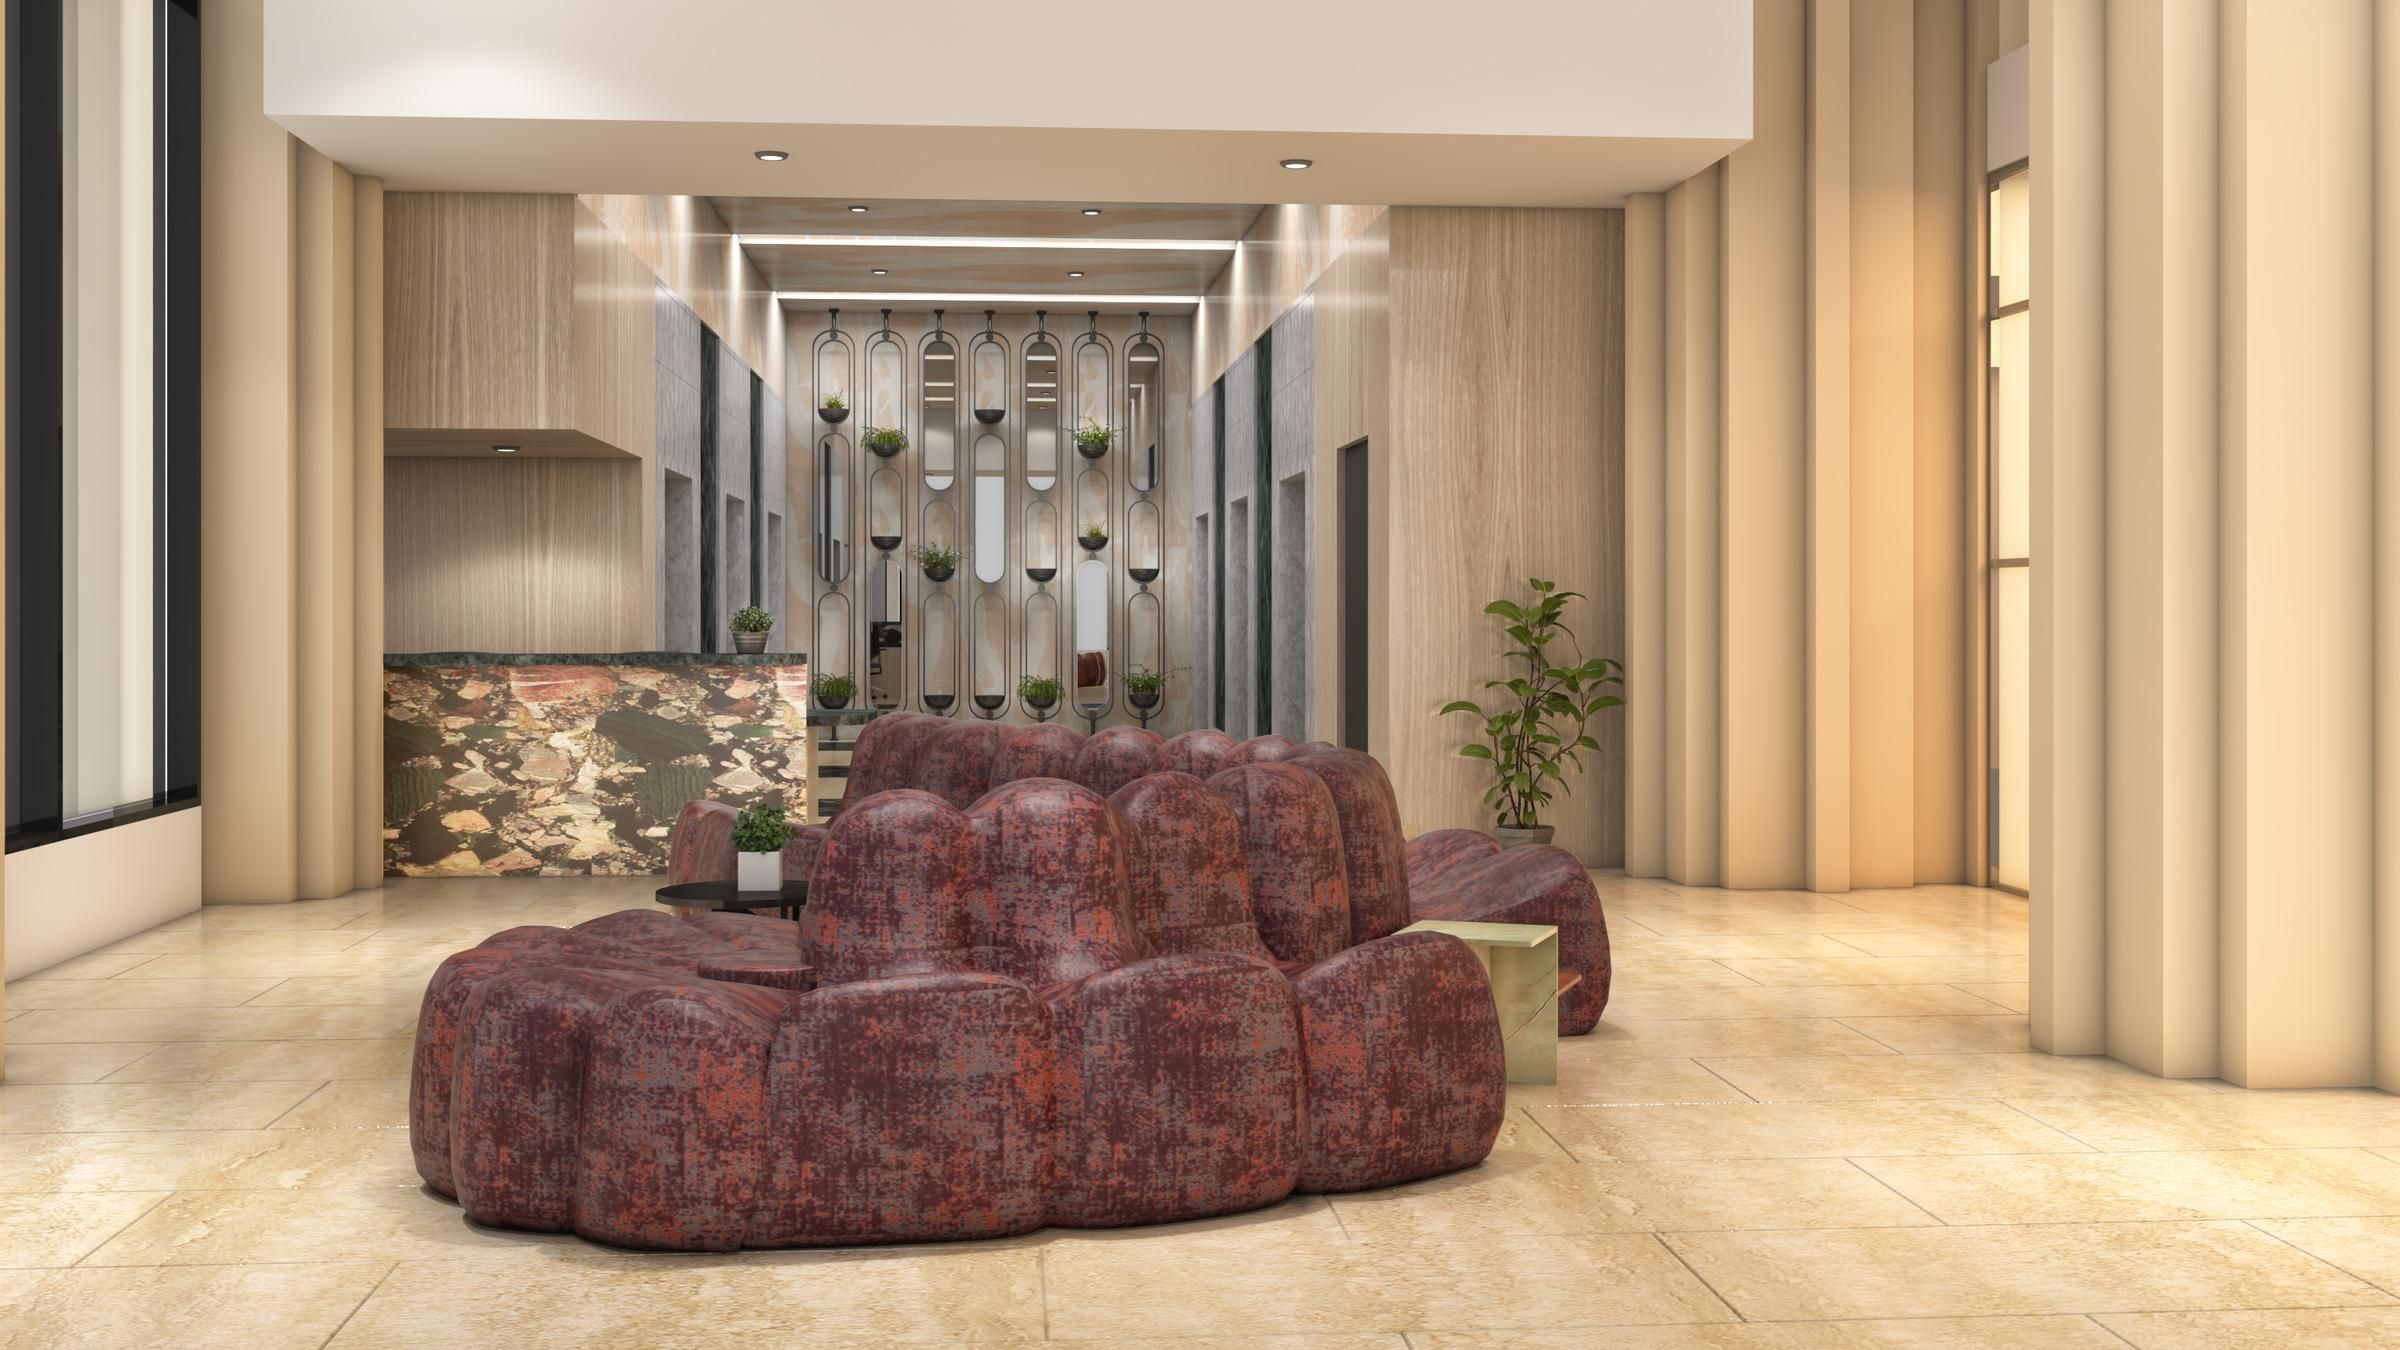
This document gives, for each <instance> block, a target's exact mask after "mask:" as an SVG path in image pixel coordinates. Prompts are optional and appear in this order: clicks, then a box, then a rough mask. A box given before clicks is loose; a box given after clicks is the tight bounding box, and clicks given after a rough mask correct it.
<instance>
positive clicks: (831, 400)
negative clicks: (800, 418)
mask: <svg viewBox="0 0 2400 1350" xmlns="http://www.w3.org/2000/svg"><path fill="white" fill-rule="evenodd" d="M817 416H819V417H822V418H824V419H825V420H826V422H827V423H828V424H830V425H834V426H839V425H841V424H842V423H844V422H847V421H849V420H850V404H849V403H848V401H846V400H845V399H843V397H842V396H841V395H840V394H827V395H826V396H825V397H824V398H822V399H819V400H818V401H817Z"/></svg>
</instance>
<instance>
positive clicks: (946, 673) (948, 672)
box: [917, 591, 958, 716]
mask: <svg viewBox="0 0 2400 1350" xmlns="http://www.w3.org/2000/svg"><path fill="white" fill-rule="evenodd" d="M922 627H923V628H924V630H925V632H924V635H923V637H922V638H921V639H920V640H919V641H918V644H917V652H918V660H919V666H918V671H917V689H918V693H917V701H918V702H919V703H921V704H923V705H924V706H925V711H927V712H930V713H940V714H942V715H944V716H948V715H949V714H951V713H955V712H957V711H958V602H957V601H956V600H953V599H951V598H950V593H949V592H948V591H935V592H933V593H932V594H931V595H928V596H926V597H925V621H924V623H923V625H922Z"/></svg>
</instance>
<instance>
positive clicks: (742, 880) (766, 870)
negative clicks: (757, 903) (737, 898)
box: [733, 853, 783, 891]
mask: <svg viewBox="0 0 2400 1350" xmlns="http://www.w3.org/2000/svg"><path fill="white" fill-rule="evenodd" d="M734 860H735V871H734V874H733V875H734V885H735V886H736V888H737V889H740V890H745V891H779V890H782V889H783V855H782V854H781V853H737V854H735V855H734Z"/></svg>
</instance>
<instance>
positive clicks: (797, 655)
mask: <svg viewBox="0 0 2400 1350" xmlns="http://www.w3.org/2000/svg"><path fill="white" fill-rule="evenodd" d="M383 664H384V666H385V667H386V668H387V669H388V668H393V667H409V666H804V665H807V664H808V653H806V652H760V653H759V654H758V655H756V656H743V655H740V654H738V653H735V652H385V653H384V654H383Z"/></svg>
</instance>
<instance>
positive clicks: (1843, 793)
mask: <svg viewBox="0 0 2400 1350" xmlns="http://www.w3.org/2000/svg"><path fill="white" fill-rule="evenodd" d="M1807 60H1808V90H1809V98H1810V109H1809V112H1810V116H1809V118H1808V172H1809V183H1808V207H1807V238H1808V255H1807V265H1808V338H1807V344H1806V350H1807V361H1808V367H1807V371H1808V374H1807V378H1808V432H1807V434H1808V497H1807V511H1808V521H1807V597H1806V599H1807V618H1808V652H1807V662H1808V664H1807V671H1808V681H1807V683H1808V699H1807V709H1806V712H1807V718H1808V737H1807V752H1808V783H1807V791H1808V806H1807V831H1808V837H1807V850H1806V857H1805V859H1804V867H1805V878H1804V884H1805V885H1807V886H1808V887H1809V888H1810V889H1812V890H1820V891H1846V890H1848V889H1850V876H1851V872H1850V848H1851V845H1850V815H1851V801H1850V745H1851V726H1852V718H1851V708H1850V652H1851V643H1852V634H1851V628H1850V588H1851V567H1850V553H1851V544H1850V531H1851V517H1850V494H1851V484H1850V406H1851V397H1850V341H1851V331H1850V288H1851V275H1852V268H1851V262H1850V250H1851V242H1850V138H1851V134H1852V133H1851V127H1850V0H1816V4H1815V5H1814V7H1813V10H1812V13H1811V14H1810V17H1809V24H1808V53H1807Z"/></svg>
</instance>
